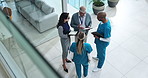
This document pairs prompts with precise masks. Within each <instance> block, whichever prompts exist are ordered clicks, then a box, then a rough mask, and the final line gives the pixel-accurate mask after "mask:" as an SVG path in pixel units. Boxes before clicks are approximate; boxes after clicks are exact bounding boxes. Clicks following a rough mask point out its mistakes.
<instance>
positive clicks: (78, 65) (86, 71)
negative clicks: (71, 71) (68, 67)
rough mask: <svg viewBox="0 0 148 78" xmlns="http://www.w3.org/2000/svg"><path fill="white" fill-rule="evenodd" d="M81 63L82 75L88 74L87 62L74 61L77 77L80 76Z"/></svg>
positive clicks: (79, 77)
mask: <svg viewBox="0 0 148 78" xmlns="http://www.w3.org/2000/svg"><path fill="white" fill-rule="evenodd" d="M81 65H82V66H83V75H84V77H86V76H87V75H88V64H76V63H75V67H76V73H77V76H78V78H81Z"/></svg>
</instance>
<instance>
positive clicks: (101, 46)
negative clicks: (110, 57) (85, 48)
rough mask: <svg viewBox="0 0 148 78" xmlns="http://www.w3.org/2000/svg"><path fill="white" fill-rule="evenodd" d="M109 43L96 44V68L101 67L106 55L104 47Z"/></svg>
mask: <svg viewBox="0 0 148 78" xmlns="http://www.w3.org/2000/svg"><path fill="white" fill-rule="evenodd" d="M108 45H109V43H105V44H97V45H96V48H97V58H99V61H98V66H97V68H102V66H103V64H104V61H105V56H106V47H107V46H108Z"/></svg>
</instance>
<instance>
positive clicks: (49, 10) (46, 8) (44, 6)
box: [41, 3, 54, 14]
mask: <svg viewBox="0 0 148 78" xmlns="http://www.w3.org/2000/svg"><path fill="white" fill-rule="evenodd" d="M41 10H42V11H43V12H44V13H45V14H50V13H52V12H54V8H53V7H50V6H48V5H47V4H45V3H43V4H42V8H41Z"/></svg>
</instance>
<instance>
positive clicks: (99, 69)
mask: <svg viewBox="0 0 148 78" xmlns="http://www.w3.org/2000/svg"><path fill="white" fill-rule="evenodd" d="M98 71H101V68H94V69H93V70H92V72H98Z"/></svg>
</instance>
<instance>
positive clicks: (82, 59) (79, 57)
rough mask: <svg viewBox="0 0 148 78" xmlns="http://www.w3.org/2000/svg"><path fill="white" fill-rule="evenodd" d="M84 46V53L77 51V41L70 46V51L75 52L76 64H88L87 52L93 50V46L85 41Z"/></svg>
mask: <svg viewBox="0 0 148 78" xmlns="http://www.w3.org/2000/svg"><path fill="white" fill-rule="evenodd" d="M83 45H84V48H83V50H82V54H78V53H77V48H76V46H77V43H76V42H73V43H72V45H71V46H70V51H71V52H73V53H74V56H73V61H74V62H75V63H76V64H88V56H87V53H91V52H92V47H91V45H90V44H89V43H84V44H83Z"/></svg>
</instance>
